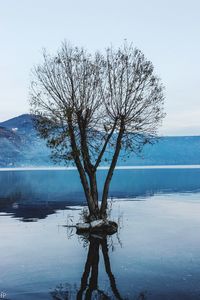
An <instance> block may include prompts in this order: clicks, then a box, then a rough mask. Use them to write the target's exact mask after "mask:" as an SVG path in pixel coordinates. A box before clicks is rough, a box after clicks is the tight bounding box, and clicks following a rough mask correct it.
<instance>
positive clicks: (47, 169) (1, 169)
mask: <svg viewBox="0 0 200 300" xmlns="http://www.w3.org/2000/svg"><path fill="white" fill-rule="evenodd" d="M108 169H109V166H104V167H99V168H98V170H108ZM115 169H116V170H140V169H141V170H142V169H144V170H146V169H200V165H159V166H155V165H154V166H117V167H116V168H115ZM74 170H77V168H76V167H16V168H0V172H7V171H74Z"/></svg>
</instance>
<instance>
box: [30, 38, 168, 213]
mask: <svg viewBox="0 0 200 300" xmlns="http://www.w3.org/2000/svg"><path fill="white" fill-rule="evenodd" d="M163 104H164V95H163V85H162V83H161V82H160V79H159V78H158V77H157V76H156V75H155V74H154V67H153V65H152V63H151V62H150V61H149V60H147V59H146V57H145V56H144V54H143V53H142V52H141V51H140V50H138V49H136V48H133V46H132V45H128V44H127V43H124V45H123V46H122V47H120V48H118V49H113V48H112V47H110V48H108V49H107V50H106V51H105V52H104V53H101V52H96V53H94V54H90V53H89V52H88V51H86V50H85V49H83V48H78V47H74V46H71V45H70V44H68V43H63V44H62V47H61V49H60V50H58V52H57V53H56V55H50V54H48V53H47V52H46V51H44V53H43V62H42V63H41V64H40V65H38V66H36V67H35V68H34V70H33V81H32V84H31V108H32V113H33V114H34V115H36V116H37V118H36V126H37V129H38V131H39V133H40V135H41V136H42V137H43V138H44V139H46V140H47V145H48V146H49V147H50V148H51V149H52V157H53V159H54V160H55V161H56V162H58V161H65V162H66V163H67V162H69V161H71V162H73V163H74V164H75V165H76V167H77V169H78V171H79V175H80V179H81V182H82V185H83V188H84V192H85V196H86V199H87V201H88V207H89V210H90V215H91V216H93V217H94V218H99V216H101V217H102V216H105V214H106V207H107V198H108V192H109V186H110V181H111V179H112V175H113V172H114V169H115V167H116V164H117V160H118V157H119V155H120V152H121V150H122V149H123V150H124V151H123V153H124V154H125V155H128V153H133V152H134V153H135V152H138V151H140V150H141V149H142V147H143V145H144V144H146V143H151V142H152V141H153V140H154V139H155V137H156V136H157V130H158V128H159V125H160V123H161V121H162V119H163V117H164V113H163ZM121 153H122V152H121ZM103 161H106V162H107V164H108V165H109V169H108V173H107V176H106V179H105V184H104V189H103V194H102V202H101V207H99V204H98V200H99V197H98V186H97V180H96V171H97V168H98V167H99V166H100V164H101V163H102V162H103Z"/></svg>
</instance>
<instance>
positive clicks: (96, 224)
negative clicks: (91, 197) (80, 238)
mask: <svg viewBox="0 0 200 300" xmlns="http://www.w3.org/2000/svg"><path fill="white" fill-rule="evenodd" d="M117 228H118V225H117V223H116V222H113V221H108V220H102V219H100V220H95V221H92V222H91V223H77V224H76V230H77V233H78V234H79V233H81V232H89V233H105V234H110V235H111V234H114V233H116V232H117Z"/></svg>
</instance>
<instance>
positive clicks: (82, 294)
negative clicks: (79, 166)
mask: <svg viewBox="0 0 200 300" xmlns="http://www.w3.org/2000/svg"><path fill="white" fill-rule="evenodd" d="M105 174H106V170H99V172H98V181H99V184H100V193H101V189H102V185H103V181H104V179H105ZM84 205H85V199H84V195H83V192H82V188H81V185H80V180H79V177H78V174H77V171H76V170H67V171H66V170H24V171H22V170H21V171H4V172H1V171H0V241H1V243H0V257H1V272H0V299H1V298H4V299H12V300H29V299H30V300H32V299H39V300H40V299H41V300H43V299H44V300H45V299H62V300H67V299H70V300H73V299H124V300H125V299H127V300H128V299H138V300H144V299H147V300H148V299H150V300H160V299H164V300H165V299H167V300H168V299H173V300H174V299H175V300H176V299H177V300H180V299H181V300H184V299H194V300H196V299H200V268H199V266H200V238H199V236H200V235H199V233H200V169H199V168H196V169H192V168H168V169H166V168H158V169H151V168H149V169H148V168H147V169H142V168H141V169H122V170H120V169H119V170H116V172H115V175H114V178H113V182H112V185H111V189H110V202H109V205H110V207H111V208H112V209H111V215H112V219H113V220H115V221H117V222H118V223H119V231H118V233H117V234H115V235H113V236H110V237H107V239H99V238H98V237H96V236H92V237H91V238H90V239H89V240H88V239H86V238H84V237H83V236H78V235H77V234H76V232H75V230H74V229H73V228H67V227H64V226H63V225H66V224H68V225H70V224H72V223H76V222H77V221H78V220H80V218H81V212H82V209H83V207H84ZM90 271H91V272H90Z"/></svg>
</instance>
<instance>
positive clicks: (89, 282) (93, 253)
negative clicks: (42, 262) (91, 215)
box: [51, 236, 123, 300]
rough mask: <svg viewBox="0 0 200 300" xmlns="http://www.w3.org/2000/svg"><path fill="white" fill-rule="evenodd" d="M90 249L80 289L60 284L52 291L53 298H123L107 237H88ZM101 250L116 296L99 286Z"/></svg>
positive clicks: (64, 299)
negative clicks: (112, 268) (117, 282)
mask: <svg viewBox="0 0 200 300" xmlns="http://www.w3.org/2000/svg"><path fill="white" fill-rule="evenodd" d="M88 243H89V249H88V255H87V260H86V263H85V268H84V272H83V275H82V278H81V286H80V288H79V289H77V288H76V286H74V287H72V286H70V285H67V286H65V288H64V287H63V286H60V287H58V288H56V289H55V290H54V291H53V292H52V293H51V295H52V297H53V299H56V300H58V299H59V300H61V299H62V300H72V299H77V300H82V299H88V300H89V299H96V300H100V299H118V300H121V299H123V298H122V297H121V295H120V293H119V290H118V289H117V285H116V281H115V277H114V275H113V273H112V270H111V265H110V259H109V254H108V248H109V247H108V240H107V237H99V236H90V237H89V238H88ZM100 251H102V254H103V260H104V266H105V270H106V273H107V275H108V278H109V281H110V287H111V289H112V292H113V295H114V296H108V295H107V294H106V292H104V291H103V290H100V289H99V287H98V274H99V255H100Z"/></svg>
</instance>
